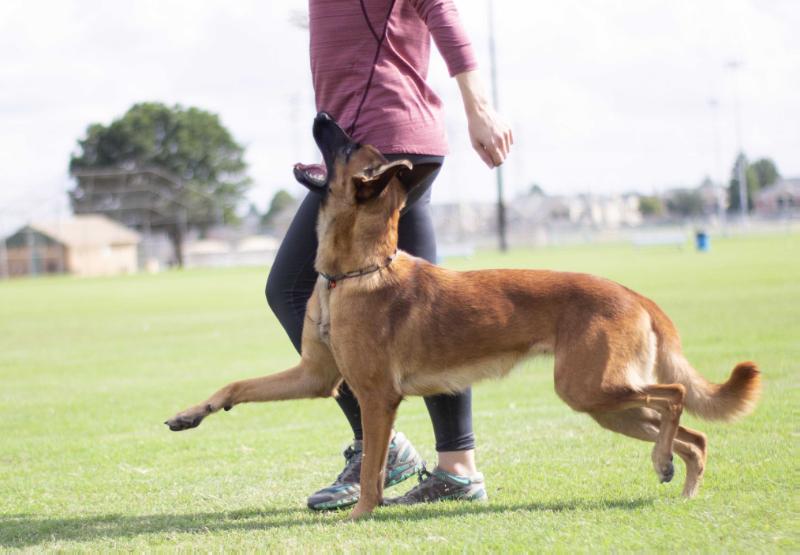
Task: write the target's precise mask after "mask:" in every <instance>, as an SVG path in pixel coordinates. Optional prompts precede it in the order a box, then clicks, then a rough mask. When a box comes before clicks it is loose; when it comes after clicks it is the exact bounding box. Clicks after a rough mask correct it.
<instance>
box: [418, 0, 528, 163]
mask: <svg viewBox="0 0 800 555" xmlns="http://www.w3.org/2000/svg"><path fill="white" fill-rule="evenodd" d="M411 4H412V5H413V6H414V8H415V9H416V10H417V13H418V14H419V16H420V18H421V19H422V20H423V21H424V22H425V25H426V26H427V27H428V30H429V31H430V33H431V36H433V41H434V42H435V43H436V47H437V48H438V50H439V53H440V54H441V55H442V58H444V61H445V63H446V64H447V69H448V71H449V72H450V76H451V77H455V79H456V81H457V82H458V88H459V90H460V91H461V98H462V100H463V101H464V111H465V112H466V115H467V124H468V125H467V128H468V131H469V138H470V141H471V142H472V146H473V148H474V149H475V151H476V152H477V153H478V155H479V156H480V157H481V160H483V161H484V162H485V163H486V165H487V166H489V167H490V168H493V167H495V166H499V165H500V164H502V163H503V162H504V161H505V159H506V156H508V151H509V149H510V148H511V145H512V144H513V143H514V138H513V135H512V134H511V129H510V128H509V127H508V125H506V124H505V123H503V122H502V121H501V120H500V118H499V117H498V115H497V114H496V113H495V111H494V109H493V108H492V105H491V103H490V102H489V100H488V98H487V97H486V94H485V92H484V87H483V83H482V81H481V78H480V75H479V73H478V71H477V68H478V63H477V60H476V58H475V53H474V52H473V51H472V44H471V43H470V40H469V37H468V36H467V33H466V31H464V28H463V27H462V25H461V20H460V19H459V17H458V11H457V10H456V7H455V4H454V3H453V1H452V0H411Z"/></svg>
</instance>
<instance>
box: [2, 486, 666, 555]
mask: <svg viewBox="0 0 800 555" xmlns="http://www.w3.org/2000/svg"><path fill="white" fill-rule="evenodd" d="M653 502H654V499H653V498H646V499H634V500H610V501H602V500H594V501H590V500H575V501H565V502H560V503H521V504H515V505H509V504H494V503H480V504H478V503H469V504H467V503H464V504H461V503H457V504H456V503H447V504H445V505H425V506H417V507H412V508H408V507H405V508H399V509H395V508H381V509H379V510H378V511H376V512H375V514H374V515H373V516H372V517H370V519H368V520H367V522H369V521H377V522H383V521H394V522H404V521H417V520H427V519H432V518H448V517H453V516H461V515H480V514H487V515H491V514H497V513H506V512H519V511H527V512H531V513H534V512H562V511H595V510H610V509H622V510H636V509H639V508H641V507H644V506H648V505H652V504H653ZM347 514H348V513H347V511H341V512H338V513H333V514H331V513H322V514H321V513H314V512H311V511H308V510H306V509H240V510H236V511H219V512H207V513H186V514H152V515H138V516H137V515H123V514H107V515H93V516H85V517H70V518H48V517H43V516H38V515H33V514H12V515H0V547H5V548H23V547H30V546H36V545H39V544H43V543H47V542H64V541H75V542H91V541H96V540H100V539H105V538H109V539H111V538H114V539H116V538H130V537H135V536H140V535H149V534H160V533H165V532H169V533H197V532H205V533H210V534H213V533H214V532H222V531H236V530H269V529H271V528H290V527H301V526H309V525H315V524H320V523H329V524H331V525H336V524H341V523H344V522H345V521H344V518H345V516H346V515H347Z"/></svg>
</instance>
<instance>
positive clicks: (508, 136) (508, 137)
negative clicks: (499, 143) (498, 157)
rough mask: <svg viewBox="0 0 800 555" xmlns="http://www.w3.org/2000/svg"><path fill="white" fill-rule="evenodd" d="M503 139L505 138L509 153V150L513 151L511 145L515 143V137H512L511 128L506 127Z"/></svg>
mask: <svg viewBox="0 0 800 555" xmlns="http://www.w3.org/2000/svg"><path fill="white" fill-rule="evenodd" d="M503 139H504V140H505V145H506V155H507V154H508V153H509V152H511V145H512V144H514V139H513V138H512V137H511V129H506V132H505V133H503Z"/></svg>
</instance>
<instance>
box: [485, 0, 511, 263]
mask: <svg viewBox="0 0 800 555" xmlns="http://www.w3.org/2000/svg"><path fill="white" fill-rule="evenodd" d="M488 2H489V68H490V72H491V73H490V75H491V80H492V104H494V109H495V111H499V110H500V103H499V101H498V97H499V94H498V91H497V59H496V53H495V44H494V0H488ZM494 171H495V175H496V176H497V234H498V238H499V240H500V251H501V252H506V251H507V250H508V241H507V239H506V206H505V204H504V202H503V166H498V167H497V168H495V170H494Z"/></svg>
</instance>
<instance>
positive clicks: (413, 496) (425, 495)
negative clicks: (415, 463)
mask: <svg viewBox="0 0 800 555" xmlns="http://www.w3.org/2000/svg"><path fill="white" fill-rule="evenodd" d="M488 499H489V496H488V495H486V484H485V482H484V480H483V474H481V473H480V472H479V473H477V474H475V475H474V476H459V475H458V474H451V473H450V472H446V471H444V470H442V469H440V468H435V469H434V470H433V472H428V471H427V470H424V469H423V470H421V471H420V472H419V483H418V484H417V485H416V486H414V487H413V488H411V489H410V490H408V492H407V493H406V494H405V495H402V496H400V497H395V498H393V499H386V500H385V501H384V504H385V505H413V504H415V503H434V502H436V501H447V500H453V501H488Z"/></svg>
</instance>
